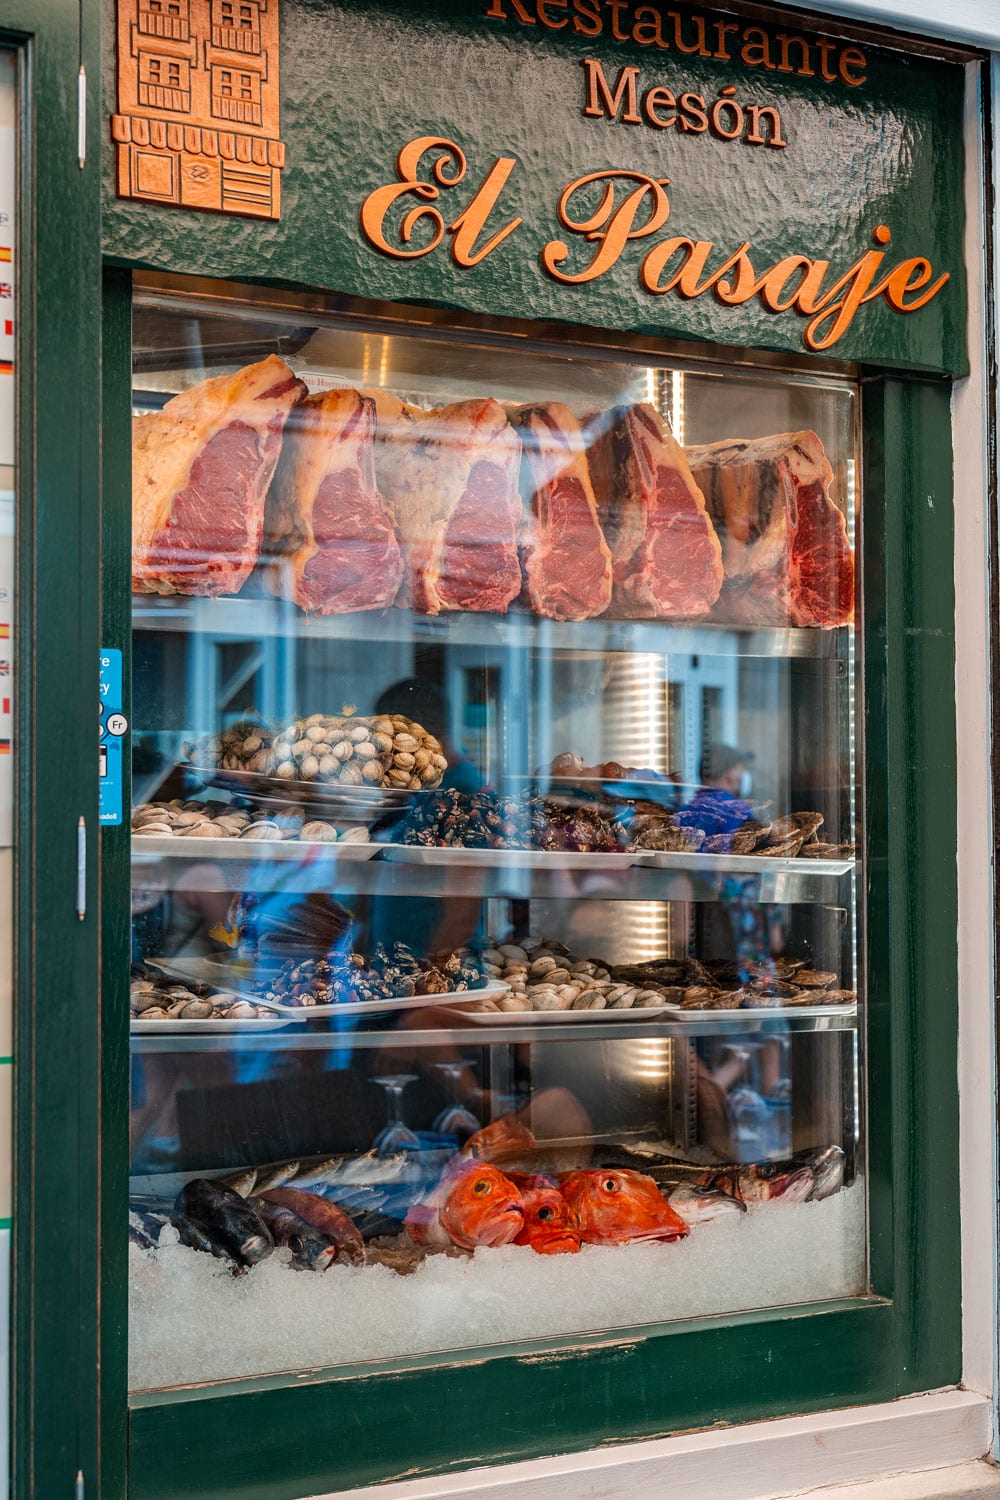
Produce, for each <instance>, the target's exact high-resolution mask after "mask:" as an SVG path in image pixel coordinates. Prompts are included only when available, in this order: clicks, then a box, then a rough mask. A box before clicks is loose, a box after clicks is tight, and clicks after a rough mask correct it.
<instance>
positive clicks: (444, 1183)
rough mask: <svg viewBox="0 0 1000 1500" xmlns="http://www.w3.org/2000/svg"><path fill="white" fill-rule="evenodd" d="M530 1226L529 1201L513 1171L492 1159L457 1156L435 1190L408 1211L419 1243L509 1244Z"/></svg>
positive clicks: (431, 1245)
mask: <svg viewBox="0 0 1000 1500" xmlns="http://www.w3.org/2000/svg"><path fill="white" fill-rule="evenodd" d="M523 1227H524V1203H523V1201H522V1199H521V1195H520V1193H519V1192H518V1191H517V1188H516V1187H515V1186H514V1184H513V1183H512V1182H511V1181H510V1179H509V1178H508V1177H505V1176H504V1174H503V1173H502V1172H501V1171H499V1170H498V1168H496V1167H494V1166H491V1165H490V1164H489V1163H488V1162H480V1161H475V1160H471V1161H470V1160H461V1159H459V1160H457V1161H456V1162H455V1163H454V1164H453V1165H451V1166H450V1167H449V1168H448V1170H447V1171H446V1172H445V1174H444V1176H443V1177H442V1178H441V1181H440V1182H439V1183H438V1185H437V1187H436V1188H434V1190H433V1192H432V1193H431V1194H430V1195H429V1197H427V1198H426V1199H425V1200H424V1201H423V1202H421V1203H416V1204H414V1205H413V1206H412V1207H411V1209H410V1211H409V1213H408V1214H407V1215H406V1228H407V1232H408V1233H409V1236H410V1238H411V1239H412V1240H414V1241H415V1242H416V1243H417V1244H418V1245H425V1246H426V1247H427V1248H428V1249H437V1250H443V1249H446V1248H447V1247H448V1246H449V1245H458V1246H460V1247H461V1248H462V1249H463V1250H475V1249H476V1248H477V1246H479V1245H507V1244H509V1243H510V1241H511V1240H513V1239H515V1238H516V1237H517V1235H518V1234H520V1232H521V1230H522V1229H523Z"/></svg>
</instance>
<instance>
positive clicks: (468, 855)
mask: <svg viewBox="0 0 1000 1500" xmlns="http://www.w3.org/2000/svg"><path fill="white" fill-rule="evenodd" d="M376 847H381V848H382V850H383V851H384V852H385V857H386V859H388V860H391V861H392V862H393V864H402V865H470V866H473V867H478V868H480V869H484V870H497V869H501V870H503V869H521V870H627V869H629V868H630V867H631V866H632V865H643V864H648V862H649V861H648V859H647V855H646V851H645V850H639V851H638V852H636V853H634V854H627V853H617V854H601V853H597V852H595V853H592V854H582V853H580V852H579V851H578V850H574V849H465V848H462V847H461V846H460V845H455V844H450V845H430V844H382V845H376Z"/></svg>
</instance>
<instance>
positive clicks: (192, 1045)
mask: <svg viewBox="0 0 1000 1500" xmlns="http://www.w3.org/2000/svg"><path fill="white" fill-rule="evenodd" d="M825 1009H826V1010H830V1009H832V1007H826V1008H825ZM857 1027H858V1008H857V1006H856V1005H844V1006H841V1007H838V1008H837V1010H836V1013H835V1014H833V1015H830V1014H823V1015H815V1014H810V1013H809V1012H808V1011H805V1010H798V1011H796V1010H773V1011H769V1012H768V1013H767V1015H766V1017H761V1016H760V1015H759V1014H753V1015H748V1014H747V1013H746V1012H745V1011H738V1010H730V1011H720V1012H719V1013H718V1014H717V1015H711V1016H707V1015H702V1016H701V1017H700V1018H698V1019H695V1018H693V1017H684V1016H681V1017H671V1018H670V1019H669V1020H664V1019H662V1018H659V1017H658V1018H656V1019H654V1020H650V1021H640V1020H636V1021H624V1020H623V1021H617V1020H616V1021H590V1022H588V1023H586V1024H582V1023H580V1022H558V1021H548V1022H538V1023H534V1024H533V1023H532V1022H531V1020H530V1019H525V1020H523V1021H518V1022H517V1023H516V1024H515V1023H513V1022H505V1023H501V1024H497V1025H485V1024H484V1025H482V1026H479V1025H476V1024H474V1023H466V1024H465V1025H459V1024H456V1025H454V1026H441V1027H431V1028H429V1029H426V1030H423V1031H419V1030H413V1031H411V1030H409V1029H407V1030H405V1031H386V1030H378V1031H343V1032H325V1031H324V1032H300V1031H294V1030H292V1029H284V1030H282V1031H280V1032H279V1031H275V1032H273V1033H270V1032H263V1033H261V1032H248V1033H247V1034H246V1035H243V1036H240V1035H235V1034H234V1035H232V1036H220V1035H219V1034H218V1033H215V1034H213V1035H212V1036H196V1035H191V1036H184V1035H183V1034H178V1033H177V1032H171V1033H170V1034H169V1035H166V1036H162V1037H159V1036H154V1035H151V1034H150V1033H148V1032H146V1033H144V1034H143V1035H133V1037H132V1051H133V1052H136V1053H138V1052H324V1051H330V1050H331V1049H341V1048H345V1047H347V1048H350V1049H352V1050H355V1049H358V1050H367V1049H376V1050H377V1049H378V1048H389V1047H393V1048H396V1049H397V1050H399V1049H404V1048H406V1047H409V1046H411V1045H412V1046H415V1047H442V1046H447V1047H452V1046H454V1045H456V1044H459V1045H461V1046H464V1047H473V1046H477V1047H478V1046H485V1045H495V1044H502V1043H505V1042H507V1043H512V1044H513V1043H527V1042H531V1043H535V1042H609V1041H611V1042H613V1041H625V1040H627V1039H629V1038H635V1037H653V1038H656V1037H696V1036H725V1035H730V1034H733V1033H739V1035H741V1036H742V1035H753V1034H755V1033H763V1034H765V1035H766V1034H768V1033H776V1032H778V1031H780V1032H782V1033H784V1032H796V1033H798V1032H818V1031H856V1030H857Z"/></svg>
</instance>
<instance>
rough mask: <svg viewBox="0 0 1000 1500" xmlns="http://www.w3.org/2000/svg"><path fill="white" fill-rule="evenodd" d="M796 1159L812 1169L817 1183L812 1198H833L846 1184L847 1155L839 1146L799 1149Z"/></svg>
mask: <svg viewBox="0 0 1000 1500" xmlns="http://www.w3.org/2000/svg"><path fill="white" fill-rule="evenodd" d="M794 1160H796V1161H801V1162H802V1165H803V1166H806V1167H810V1168H811V1169H812V1174H813V1177H814V1178H815V1183H814V1186H813V1190H812V1192H811V1194H810V1195H809V1196H810V1198H811V1199H813V1200H816V1199H819V1198H832V1196H833V1194H834V1193H839V1192H840V1189H841V1188H842V1187H843V1186H844V1175H845V1173H846V1170H847V1156H846V1154H845V1153H844V1152H843V1151H842V1150H841V1148H840V1147H839V1146H816V1147H815V1148H814V1149H813V1150H812V1151H799V1152H798V1153H797V1154H796V1156H795V1158H794Z"/></svg>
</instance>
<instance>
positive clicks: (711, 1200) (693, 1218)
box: [667, 1183, 747, 1227]
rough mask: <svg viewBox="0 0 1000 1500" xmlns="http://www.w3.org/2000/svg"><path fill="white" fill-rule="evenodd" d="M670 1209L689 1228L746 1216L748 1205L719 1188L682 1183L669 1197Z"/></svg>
mask: <svg viewBox="0 0 1000 1500" xmlns="http://www.w3.org/2000/svg"><path fill="white" fill-rule="evenodd" d="M667 1201H668V1202H669V1204H670V1207H671V1208H672V1209H674V1211H675V1212H676V1213H679V1214H680V1216H681V1218H682V1219H683V1220H684V1222H685V1224H687V1225H688V1226H689V1227H692V1226H694V1225H695V1224H708V1223H710V1222H711V1221H712V1219H722V1218H729V1217H732V1215H734V1214H736V1215H739V1214H745V1213H746V1211H747V1209H746V1204H745V1203H741V1202H740V1200H739V1198H733V1197H731V1196H730V1195H729V1193H724V1192H722V1191H721V1189H719V1188H703V1187H696V1186H695V1185H694V1184H693V1183H682V1184H681V1185H680V1186H679V1187H675V1188H674V1189H673V1190H672V1191H671V1192H670V1193H669V1194H668V1197H667Z"/></svg>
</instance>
